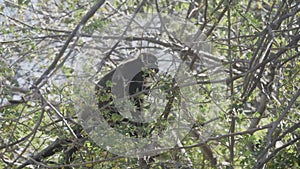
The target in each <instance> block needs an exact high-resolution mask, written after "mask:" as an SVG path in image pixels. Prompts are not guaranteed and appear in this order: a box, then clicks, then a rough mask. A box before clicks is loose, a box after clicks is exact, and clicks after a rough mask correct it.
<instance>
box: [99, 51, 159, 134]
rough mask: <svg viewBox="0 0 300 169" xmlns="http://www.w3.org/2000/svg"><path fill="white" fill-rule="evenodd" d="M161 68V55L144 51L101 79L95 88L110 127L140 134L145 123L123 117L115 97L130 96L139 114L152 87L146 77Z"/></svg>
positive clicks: (102, 113)
mask: <svg viewBox="0 0 300 169" xmlns="http://www.w3.org/2000/svg"><path fill="white" fill-rule="evenodd" d="M158 71H159V69H158V61H157V58H156V57H155V56H154V55H153V54H150V53H141V54H140V55H139V56H138V57H136V58H134V59H130V60H128V61H126V62H124V63H122V64H120V65H119V66H118V67H117V68H116V69H113V70H112V71H111V72H109V73H108V74H106V75H105V76H104V77H103V78H102V79H101V80H100V81H99V82H98V83H97V85H96V87H95V90H96V94H97V101H98V107H99V109H100V113H101V115H102V116H103V117H104V119H105V120H106V121H107V123H108V124H109V125H110V127H113V128H115V129H119V130H120V132H123V134H125V135H128V134H129V136H136V137H138V135H140V132H139V130H140V128H141V127H142V126H143V125H145V124H144V123H141V122H139V121H135V120H130V119H129V118H126V117H123V116H122V115H121V114H120V112H119V111H118V109H117V107H116V105H115V104H114V101H115V100H114V99H116V98H122V97H124V99H129V101H130V102H131V103H132V104H133V105H134V109H135V110H134V112H131V114H132V116H133V117H134V116H135V117H138V116H139V115H138V114H134V113H139V112H140V111H141V110H142V106H143V105H142V103H143V101H144V98H143V95H148V94H149V89H150V87H149V86H147V85H146V84H145V80H146V78H147V77H149V76H150V75H151V74H155V73H157V72H158ZM113 89H116V90H115V91H114V90H113ZM124 92H125V93H124ZM126 93H127V94H126ZM125 96H129V98H126V97H125ZM125 106H126V105H125ZM146 125H147V124H146ZM138 133H139V134H138Z"/></svg>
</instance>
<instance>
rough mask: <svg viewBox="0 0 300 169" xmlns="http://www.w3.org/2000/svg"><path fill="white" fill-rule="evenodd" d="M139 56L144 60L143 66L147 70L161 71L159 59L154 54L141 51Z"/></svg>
mask: <svg viewBox="0 0 300 169" xmlns="http://www.w3.org/2000/svg"><path fill="white" fill-rule="evenodd" d="M138 58H139V59H140V61H141V62H142V65H144V66H143V68H145V69H147V70H152V71H154V72H155V73H157V72H158V71H159V68H158V60H157V58H156V57H155V56H154V55H153V54H150V53H141V54H140V55H139V57H138Z"/></svg>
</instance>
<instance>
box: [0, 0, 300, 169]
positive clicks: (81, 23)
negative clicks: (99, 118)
mask: <svg viewBox="0 0 300 169" xmlns="http://www.w3.org/2000/svg"><path fill="white" fill-rule="evenodd" d="M137 13H140V14H149V13H150V14H151V13H160V14H162V15H166V16H170V15H172V16H176V18H179V19H181V20H183V21H188V22H189V23H191V24H192V25H193V26H194V28H195V29H196V30H191V32H193V31H195V32H197V31H199V32H202V33H203V34H204V35H205V36H206V37H207V38H206V39H205V42H206V43H209V44H210V46H212V49H211V51H209V52H211V55H210V56H211V57H210V60H213V61H216V60H217V61H219V62H220V63H221V66H220V67H222V69H221V71H222V73H223V74H224V77H221V78H220V79H210V80H211V81H213V80H216V81H215V82H211V83H209V84H207V83H206V82H207V81H206V80H207V74H208V72H209V70H207V69H202V70H201V71H199V70H197V68H198V67H197V66H194V65H197V64H200V61H199V60H200V59H198V60H197V58H196V59H195V60H193V59H191V58H189V57H184V56H182V57H179V58H181V59H183V60H184V59H187V61H188V62H187V63H189V64H191V66H190V67H191V70H192V72H193V75H194V76H195V77H196V80H197V82H198V85H201V86H202V87H203V88H201V89H205V90H199V91H196V92H195V93H198V94H201V95H203V96H204V97H203V100H199V102H203V104H201V105H200V106H198V107H197V108H195V109H193V111H195V112H197V113H198V112H200V116H199V117H197V118H196V121H195V125H194V127H193V128H192V130H191V132H190V133H189V134H187V135H186V136H185V137H184V139H182V140H181V141H179V143H178V144H177V145H176V146H175V147H174V148H173V149H170V150H168V151H166V152H164V153H162V154H159V155H156V156H154V157H145V158H127V157H122V156H119V155H117V154H112V153H110V152H109V151H107V150H106V149H103V148H102V147H101V146H99V145H98V144H96V143H95V142H94V140H93V139H91V138H90V137H89V135H88V133H87V132H86V131H85V130H83V129H82V126H81V124H80V122H79V120H78V113H77V111H78V110H77V109H76V105H75V104H74V102H73V99H72V98H73V97H74V92H75V91H74V90H73V89H74V88H73V81H74V79H76V78H77V76H79V75H78V74H76V71H77V69H76V66H74V64H73V63H74V62H76V59H77V58H79V57H82V54H83V53H85V54H86V53H88V54H90V55H95V58H97V57H98V56H100V55H101V56H102V57H98V59H99V60H98V61H100V62H101V61H102V60H103V61H104V60H105V61H106V62H101V63H103V64H102V65H100V67H101V69H102V70H101V71H100V73H99V74H98V75H99V77H101V76H103V75H104V74H105V73H107V72H108V71H110V70H111V69H112V68H114V67H116V66H117V65H118V64H120V63H122V61H124V60H126V59H127V58H126V55H127V54H132V53H135V52H136V51H138V50H140V49H139V48H138V47H136V46H134V47H131V48H129V47H128V46H126V43H127V42H131V41H137V43H138V42H141V41H143V42H149V43H152V44H154V45H153V46H151V47H152V48H159V49H161V50H164V51H173V52H174V53H175V54H176V53H177V54H178V53H180V52H189V51H186V49H185V46H183V45H182V44H181V41H183V39H174V38H173V37H172V36H171V34H169V36H161V37H160V39H157V37H155V36H152V34H150V35H149V36H148V37H146V36H145V37H144V36H141V37H135V36H133V35H130V34H129V35H127V34H124V35H118V36H122V37H123V38H124V39H125V40H127V41H126V42H124V43H118V44H117V45H116V46H114V44H113V43H111V40H115V39H116V36H117V35H116V34H112V33H113V31H116V30H117V29H111V32H108V31H107V30H109V29H107V27H108V25H118V24H120V21H121V20H122V18H126V19H128V20H129V21H130V20H131V21H134V16H135V14H137ZM138 21H139V20H138ZM138 21H136V22H138ZM0 23H1V27H0V37H1V38H0V44H1V45H0V133H1V137H0V168H35V167H36V168H141V167H142V168H147V167H148V168H263V167H265V168H272V169H273V168H274V169H275V168H276V169H277V168H278V169H279V168H299V167H300V155H299V152H300V141H299V140H300V129H299V126H300V120H299V119H300V112H299V110H300V109H299V108H300V98H299V95H300V88H299V86H300V73H299V72H300V52H299V45H300V42H299V40H300V29H299V26H300V3H299V1H297V0H282V1H279V0H276V1H270V2H269V1H266V0H259V1H252V0H250V1H233V0H191V1H176V0H174V1H169V0H160V1H158V0H144V1H142V0H139V1H138V0H127V1H123V0H113V1H104V0H99V1H98V2H93V1H89V0H86V1H79V0H74V1H70V0H68V1H56V0H42V1H31V0H18V1H6V0H0ZM128 25H130V24H129V22H128ZM176 28H177V27H176V25H174V30H176ZM104 34H105V35H107V38H108V39H101V40H99V41H97V42H96V41H94V40H92V39H93V38H97V36H100V35H104ZM108 35H111V37H109V36H108ZM125 35H126V36H125ZM124 36H125V37H124ZM127 36H128V37H127ZM117 38H118V37H117ZM196 40H197V39H196ZM196 40H195V41H196ZM125 47H126V48H125ZM97 51H98V52H99V53H96V52H97ZM187 56H188V54H187ZM189 59H190V60H189ZM100 62H98V63H100ZM104 63H105V64H104ZM193 64H194V65H193ZM98 66H99V65H98ZM212 69H213V68H212ZM94 71H95V70H94ZM160 75H161V78H165V79H168V76H165V75H163V74H160ZM89 76H92V75H91V74H89ZM203 76H204V77H203ZM99 77H96V79H97V78H99ZM170 81H171V80H170V79H168V80H167V82H170ZM214 83H216V84H217V83H222V84H225V85H226V87H225V89H224V90H223V91H224V92H225V94H226V96H224V97H223V98H222V99H224V100H223V101H220V100H218V98H216V97H214V96H213V95H212V91H213V84H214ZM168 85H169V86H172V83H171V82H170V83H167V86H168ZM164 86H166V84H164ZM169 88H170V87H167V89H164V90H168V89H169ZM174 93H175V95H173V96H174V97H168V98H169V100H170V99H174V100H175V101H176V100H177V101H178V100H180V99H182V98H185V97H193V95H191V96H190V95H189V96H179V94H178V93H176V92H174ZM214 99H216V100H217V101H218V102H219V101H220V103H219V104H218V106H219V108H220V109H219V110H218V111H217V118H216V121H215V122H214V125H213V126H210V128H213V131H212V132H211V134H210V135H209V136H205V137H204V136H203V134H201V133H203V131H202V127H203V126H204V123H205V122H207V120H208V119H206V117H203V116H201V112H205V111H209V110H208V109H209V107H208V106H209V105H210V104H213V102H214ZM178 102H180V101H178ZM167 106H171V107H167V108H166V109H165V112H166V111H167V110H169V111H170V110H171V109H172V108H174V109H176V104H169V105H168V104H167ZM172 106H173V107H172ZM152 125H160V126H163V125H167V124H152ZM203 128H204V127H203Z"/></svg>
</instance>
